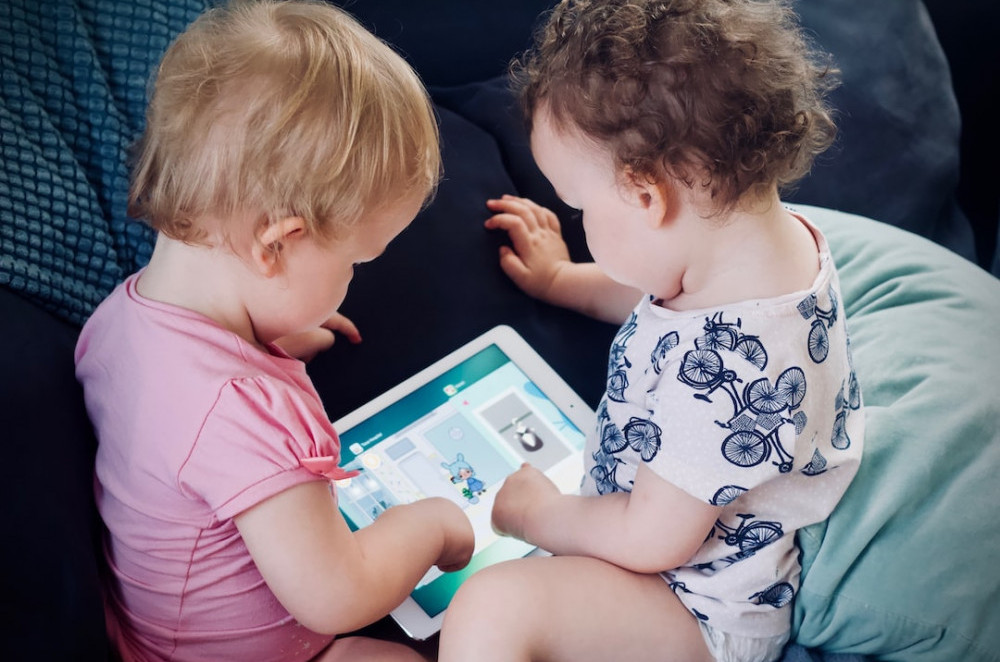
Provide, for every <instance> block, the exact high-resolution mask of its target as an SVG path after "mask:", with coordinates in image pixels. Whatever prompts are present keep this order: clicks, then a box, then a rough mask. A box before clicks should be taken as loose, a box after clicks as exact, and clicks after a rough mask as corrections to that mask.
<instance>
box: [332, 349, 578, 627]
mask: <svg viewBox="0 0 1000 662" xmlns="http://www.w3.org/2000/svg"><path fill="white" fill-rule="evenodd" d="M539 360H540V359H539ZM546 368H547V366H546ZM526 369H527V370H529V371H531V368H530V367H528V366H525V367H524V368H522V367H521V366H519V365H518V364H517V363H515V361H514V360H512V358H511V356H509V355H508V353H506V352H505V351H504V350H502V349H501V348H500V346H498V345H497V344H489V345H487V346H486V347H485V348H483V349H480V350H478V351H477V352H476V353H475V354H473V355H472V356H470V357H468V358H465V359H464V360H461V362H459V363H457V364H456V365H453V366H451V367H447V368H446V369H444V370H443V371H442V372H441V373H440V374H439V375H437V376H434V377H431V378H430V379H429V381H427V382H426V383H424V384H423V385H420V386H418V387H417V388H416V389H415V390H412V391H410V392H409V393H407V394H405V395H403V396H402V397H400V398H398V399H396V400H394V401H393V402H390V403H389V404H387V405H385V406H384V407H383V408H381V409H379V410H377V411H376V412H374V413H372V414H371V415H368V416H367V417H365V418H364V419H363V420H360V421H358V422H357V423H354V424H353V425H350V426H349V427H347V428H346V429H344V430H341V431H340V441H341V466H342V467H343V468H345V469H348V470H350V469H357V470H359V471H360V472H361V473H360V475H358V476H356V477H354V478H351V479H347V480H342V481H338V482H337V484H336V485H337V498H338V501H339V506H340V509H341V512H342V513H343V514H344V516H345V518H346V519H347V521H348V524H349V525H350V526H351V527H352V528H354V529H358V528H361V527H363V526H365V525H367V524H370V523H371V522H373V521H374V520H375V519H376V518H377V517H378V516H379V515H380V514H381V513H382V512H384V511H385V510H386V509H387V508H390V507H392V506H394V505H396V504H403V503H409V502H412V501H416V500H417V499H420V498H423V497H429V496H440V497H444V498H446V499H449V500H451V501H453V502H454V503H456V504H458V505H459V506H460V507H461V508H462V509H463V510H464V511H465V513H466V514H467V515H468V517H469V519H470V520H471V522H472V525H473V529H474V531H475V535H476V550H475V553H474V556H473V558H472V561H471V562H470V563H469V565H468V566H467V567H466V568H465V569H463V570H461V571H458V572H453V573H442V572H441V571H439V570H438V569H437V568H431V569H430V571H429V572H428V573H427V574H426V575H425V576H424V577H423V578H422V579H421V581H420V583H419V584H418V585H417V587H416V589H415V590H414V591H413V593H412V594H411V598H412V599H413V600H414V601H415V602H416V604H417V605H419V607H420V609H422V610H423V611H424V612H425V613H426V614H427V615H428V616H430V617H434V616H437V615H438V614H440V613H441V612H443V610H444V609H445V608H446V607H447V606H448V603H449V602H450V600H451V597H452V595H453V594H454V593H455V591H456V590H457V589H458V587H459V585H460V584H461V582H462V581H463V580H464V579H465V578H466V577H468V576H469V575H471V574H472V573H473V572H475V571H476V570H479V569H480V568H483V567H485V566H487V565H490V564H492V563H496V562H498V561H502V560H506V559H511V558H517V557H521V556H525V555H527V554H529V553H531V552H532V551H533V549H534V548H533V547H531V546H530V545H528V544H526V543H524V542H522V541H519V540H515V539H512V538H506V537H500V536H497V535H496V534H495V533H494V532H493V530H492V527H491V526H490V511H491V509H492V506H493V500H494V498H495V497H496V493H497V490H498V489H499V487H500V485H501V484H502V483H503V480H504V478H505V477H506V476H507V475H509V474H510V473H511V472H513V471H515V470H516V469H517V468H518V467H519V466H520V465H521V463H522V462H525V461H527V462H530V463H531V464H532V465H534V466H535V467H537V468H539V469H541V470H542V471H544V472H545V473H546V474H547V475H548V476H549V477H550V478H552V479H553V480H554V481H555V482H556V484H557V485H559V487H560V489H561V490H563V491H566V492H573V491H576V490H578V489H579V485H580V479H581V476H582V465H583V463H582V460H581V456H580V454H581V450H582V448H583V443H584V434H583V433H582V432H581V431H580V429H579V428H578V426H577V425H575V424H574V423H573V422H572V421H571V420H570V418H569V417H568V416H567V415H566V414H564V413H563V411H562V410H561V409H560V408H559V407H558V406H556V404H555V403H554V402H553V400H552V399H551V398H550V397H548V396H547V395H546V393H545V392H544V391H543V389H542V388H540V387H539V386H538V385H537V383H536V381H535V380H532V379H531V378H529V377H528V374H527V373H526V371H525V370H526ZM547 369H548V370H551V369H550V368H547ZM573 407H575V405H573ZM583 407H584V408H586V405H583ZM567 408H568V407H567ZM574 415H576V416H577V420H580V418H579V417H578V415H579V412H574Z"/></svg>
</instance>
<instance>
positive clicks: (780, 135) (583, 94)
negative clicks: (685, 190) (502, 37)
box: [511, 0, 838, 212]
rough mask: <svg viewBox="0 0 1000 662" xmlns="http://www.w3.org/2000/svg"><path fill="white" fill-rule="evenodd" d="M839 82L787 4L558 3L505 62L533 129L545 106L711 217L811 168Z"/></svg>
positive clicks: (732, 0)
mask: <svg viewBox="0 0 1000 662" xmlns="http://www.w3.org/2000/svg"><path fill="white" fill-rule="evenodd" d="M837 73H838V72H837V71H836V70H835V69H834V68H833V67H832V66H831V64H830V60H829V57H828V56H826V55H824V54H822V53H821V52H819V51H818V50H815V49H813V47H812V45H811V44H810V42H809V40H808V39H807V38H806V36H805V35H804V33H803V31H802V29H801V28H800V26H799V24H798V20H797V17H796V15H795V14H794V12H793V11H792V9H791V7H790V5H789V2H787V1H785V0H775V1H764V0H563V1H562V2H560V3H559V4H558V5H557V6H556V7H555V8H554V9H553V10H552V11H551V12H550V14H549V16H548V20H547V21H546V22H545V23H544V25H542V26H541V28H540V29H539V31H538V32H537V34H536V36H535V43H534V45H533V47H532V48H531V49H529V50H528V51H527V52H526V53H525V54H524V55H522V56H521V57H520V58H519V59H517V60H515V61H514V63H513V64H512V66H511V77H512V81H513V85H514V88H515V90H516V92H517V93H518V95H519V97H520V100H521V103H522V108H523V110H524V113H525V117H526V120H527V122H528V126H529V130H530V127H531V121H532V116H533V115H534V114H535V112H536V111H537V110H538V109H539V107H541V106H544V107H545V109H546V110H547V111H549V112H550V113H551V115H550V116H551V117H552V119H553V120H554V121H555V123H556V125H557V126H561V127H563V128H566V127H571V128H576V129H579V130H580V131H581V132H582V133H583V134H584V135H585V136H588V137H590V138H592V139H594V140H596V141H597V142H598V143H600V144H602V145H604V146H605V147H607V148H608V149H609V151H610V153H611V154H612V156H613V157H614V159H615V160H616V162H617V164H618V165H619V166H621V167H622V168H623V169H628V170H629V171H631V172H632V173H633V174H634V175H636V176H640V177H645V178H646V179H647V180H649V181H651V182H656V181H661V180H662V177H663V175H664V174H667V175H670V176H672V177H674V178H677V179H679V180H680V181H682V182H684V183H685V184H686V185H687V186H689V187H693V186H695V185H696V184H697V185H700V186H702V187H704V188H705V189H707V190H708V191H709V192H710V194H711V196H712V200H713V202H714V203H715V205H716V206H717V210H718V211H720V212H721V211H725V210H729V209H732V208H734V207H735V206H736V205H737V204H738V203H739V201H740V200H741V199H742V198H743V196H744V195H745V194H746V193H748V192H749V193H762V192H764V191H766V190H768V189H770V188H771V187H773V186H775V185H777V186H778V188H779V190H784V189H785V188H787V187H788V186H789V185H791V184H793V183H794V182H796V181H798V180H799V179H801V178H802V177H803V176H804V175H805V174H806V173H807V172H808V171H809V169H810V167H811V166H812V163H813V160H814V158H815V157H816V156H817V155H818V154H820V153H821V152H823V151H824V150H825V149H826V148H827V147H829V146H830V144H831V143H832V142H833V139H834V136H835V134H836V127H835V125H834V123H833V120H832V117H831V115H832V111H831V109H830V107H829V106H828V105H827V102H826V100H825V97H826V94H827V92H828V91H829V90H830V89H832V88H833V87H834V86H835V85H836V84H837V80H836V76H837Z"/></svg>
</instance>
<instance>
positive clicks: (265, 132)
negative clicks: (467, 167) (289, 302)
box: [128, 0, 441, 243]
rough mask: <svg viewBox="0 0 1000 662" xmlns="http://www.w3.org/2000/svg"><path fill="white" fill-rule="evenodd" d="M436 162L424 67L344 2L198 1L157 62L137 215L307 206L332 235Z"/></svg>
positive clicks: (189, 215) (138, 170) (168, 217)
mask: <svg viewBox="0 0 1000 662" xmlns="http://www.w3.org/2000/svg"><path fill="white" fill-rule="evenodd" d="M440 170H441V156H440V150H439V146H438V130H437V124H436V122H435V119H434V114H433V111H432V108H431V104H430V100H429V98H428V96H427V92H426V90H425V89H424V87H423V85H422V83H421V82H420V80H419V78H418V77H417V74H416V73H415V72H414V71H413V69H412V68H411V67H410V66H409V65H407V64H406V62H405V61H404V60H403V59H402V58H401V57H400V56H399V55H398V54H397V53H395V52H394V51H393V50H392V49H391V48H389V47H388V46H387V45H386V44H384V43H383V42H382V41H380V40H379V39H378V38H376V37H375V36H374V35H372V34H371V33H370V32H368V31H367V30H365V29H364V28H363V27H362V26H361V25H360V24H358V23H357V22H356V21H355V20H354V19H353V18H352V17H351V16H350V15H348V14H347V13H345V12H344V11H342V10H340V9H338V8H336V7H333V6H331V5H327V4H323V3H319V2H316V3H313V2H298V1H296V2H275V1H272V0H265V1H258V2H245V1H238V2H233V3H231V4H229V5H228V6H226V7H222V8H216V9H211V10H208V11H207V12H205V13H204V14H202V15H201V16H200V17H199V18H198V19H197V20H196V21H195V22H194V23H192V24H191V26H189V28H188V29H187V30H186V31H185V32H183V33H182V34H181V35H180V36H179V37H178V38H177V39H176V40H175V41H174V42H173V43H172V44H171V46H170V48H169V49H168V50H167V53H166V54H165V55H164V57H163V60H162V61H161V63H160V67H159V70H158V72H157V75H156V80H155V85H154V88H153V91H152V95H151V99H150V103H149V107H148V109H147V114H146V130H145V133H144V134H143V136H142V138H141V140H140V141H139V142H138V143H137V146H136V159H135V163H134V166H133V174H132V184H131V189H130V191H129V208H128V211H129V214H130V215H131V216H133V217H134V218H140V219H144V220H146V221H147V222H148V223H149V224H150V225H151V226H152V227H153V228H155V229H156V230H158V231H160V232H163V233H164V234H166V235H167V236H170V237H172V238H175V239H179V240H182V241H186V242H189V243H195V242H199V241H204V240H205V238H206V234H207V233H206V230H205V228H203V227H199V225H198V221H199V219H201V218H204V217H208V216H215V217H220V218H223V219H227V218H232V217H234V216H236V215H246V214H249V215H252V216H253V217H254V218H256V219H257V220H258V222H259V223H270V222H274V221H275V220H277V219H278V218H281V217H283V216H288V215H295V216H301V217H302V218H304V219H305V221H306V223H307V226H308V229H309V230H310V231H311V232H316V233H318V234H319V235H322V236H336V235H337V234H338V233H339V231H341V230H342V229H343V228H345V227H349V226H351V225H353V224H355V223H356V222H357V221H358V219H360V218H361V216H362V214H363V213H365V212H366V211H370V210H372V209H378V208H380V207H384V206H386V205H389V204H392V203H394V202H396V201H398V200H400V199H401V198H402V197H403V196H405V195H420V194H422V195H423V197H424V198H425V199H426V198H428V197H429V196H430V195H431V194H432V193H433V192H434V190H435V187H436V186H437V183H438V180H439V177H440Z"/></svg>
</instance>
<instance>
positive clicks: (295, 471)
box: [178, 377, 340, 520]
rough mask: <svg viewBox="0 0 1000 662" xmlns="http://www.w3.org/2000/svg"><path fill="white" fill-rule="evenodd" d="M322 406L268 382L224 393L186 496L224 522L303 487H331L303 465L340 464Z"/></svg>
mask: <svg viewBox="0 0 1000 662" xmlns="http://www.w3.org/2000/svg"><path fill="white" fill-rule="evenodd" d="M339 451H340V445H339V442H338V440H337V436H336V433H335V432H334V430H333V426H332V425H331V424H330V421H329V419H328V418H327V416H326V413H325V411H324V410H323V407H322V405H321V403H320V402H319V401H318V399H316V398H315V397H314V396H313V395H312V394H309V393H304V392H302V391H301V390H300V389H297V388H296V387H294V386H293V385H290V384H287V383H283V382H280V381H277V380H272V379H268V378H266V377H257V378H245V379H238V380H232V381H230V382H228V383H227V384H226V385H225V386H223V388H222V389H221V390H220V393H219V397H218V400H217V401H216V403H215V406H214V407H213V408H212V410H211V412H210V413H209V414H208V416H207V417H206V419H205V422H204V425H203V426H202V429H201V432H200V433H199V434H198V440H197V441H196V443H195V445H194V447H193V449H192V451H191V454H190V456H189V457H188V459H187V460H186V461H185V462H184V464H183V465H182V466H181V469H180V473H179V476H178V480H179V483H180V485H181V488H182V489H183V490H185V492H187V493H188V494H189V495H191V496H196V497H198V498H200V499H202V500H204V501H205V503H207V504H208V506H209V508H210V509H211V510H212V511H214V513H215V516H216V517H217V518H218V519H220V520H222V519H228V518H231V517H233V516H235V515H237V514H239V513H240V512H242V511H244V510H246V509H247V508H250V507H252V506H254V505H256V504H258V503H260V502H261V501H264V500H266V499H268V498H270V497H272V496H274V495H275V494H278V493H279V492H282V491H284V490H286V489H288V488H290V487H293V486H295V485H298V484H300V483H304V482H308V481H314V480H326V478H324V477H323V476H321V475H317V474H316V473H315V472H314V471H310V470H309V469H307V468H306V467H305V466H303V465H302V463H301V461H302V460H303V459H305V458H317V457H319V456H332V458H337V457H339Z"/></svg>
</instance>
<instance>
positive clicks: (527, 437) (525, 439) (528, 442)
mask: <svg viewBox="0 0 1000 662" xmlns="http://www.w3.org/2000/svg"><path fill="white" fill-rule="evenodd" d="M510 424H511V425H513V426H514V438H515V439H516V440H517V441H519V442H520V443H521V447H522V448H524V450H526V451H528V452H530V453H533V452H535V451H537V450H538V449H539V448H541V447H542V446H543V445H544V442H543V441H542V439H541V437H539V436H538V433H537V432H535V429H534V428H530V427H528V426H527V425H525V424H524V423H522V422H521V421H519V420H517V418H514V419H513V420H511V422H510Z"/></svg>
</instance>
